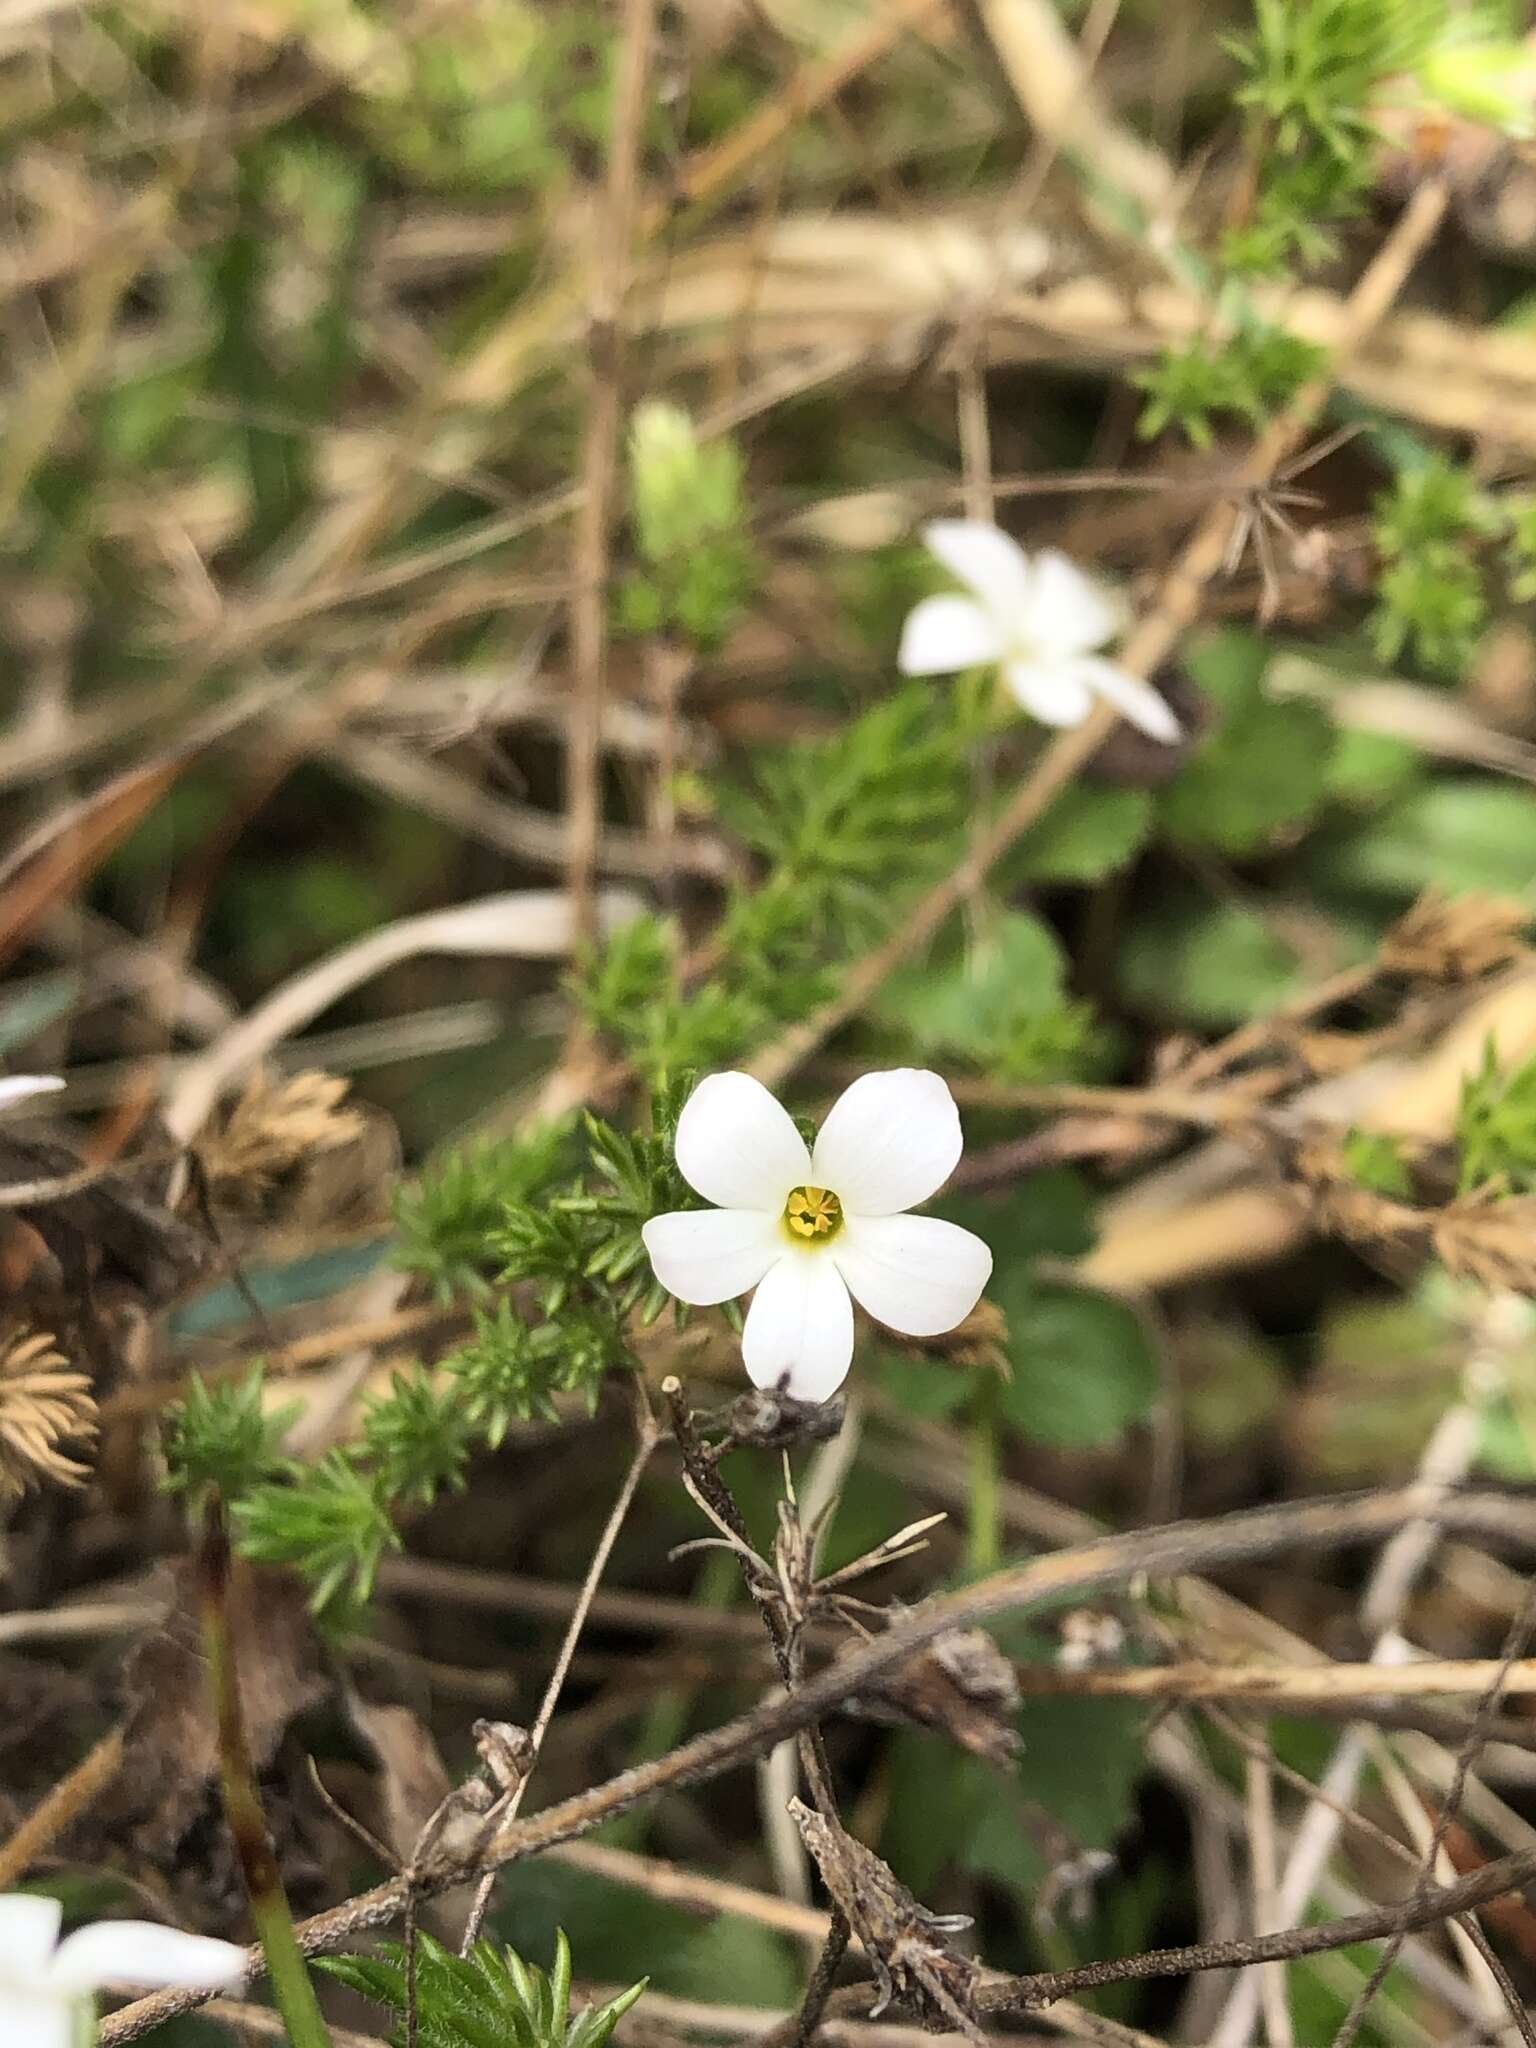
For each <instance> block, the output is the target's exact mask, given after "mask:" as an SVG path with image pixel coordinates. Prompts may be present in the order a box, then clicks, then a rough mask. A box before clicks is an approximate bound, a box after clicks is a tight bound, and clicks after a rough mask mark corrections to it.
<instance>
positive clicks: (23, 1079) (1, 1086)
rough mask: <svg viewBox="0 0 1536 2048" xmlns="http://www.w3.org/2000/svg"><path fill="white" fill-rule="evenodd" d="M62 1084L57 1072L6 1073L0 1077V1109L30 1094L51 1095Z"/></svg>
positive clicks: (8, 1106)
mask: <svg viewBox="0 0 1536 2048" xmlns="http://www.w3.org/2000/svg"><path fill="white" fill-rule="evenodd" d="M63 1086H64V1083H63V1082H62V1081H61V1080H60V1079H59V1077H58V1075H57V1074H7V1075H6V1076H5V1077H4V1078H3V1079H0V1111H4V1110H7V1109H9V1108H10V1107H11V1106H12V1104H13V1103H17V1102H25V1101H26V1100H27V1098H28V1097H29V1096H32V1095H51V1094H52V1093H53V1092H54V1090H55V1089H56V1088H62V1087H63Z"/></svg>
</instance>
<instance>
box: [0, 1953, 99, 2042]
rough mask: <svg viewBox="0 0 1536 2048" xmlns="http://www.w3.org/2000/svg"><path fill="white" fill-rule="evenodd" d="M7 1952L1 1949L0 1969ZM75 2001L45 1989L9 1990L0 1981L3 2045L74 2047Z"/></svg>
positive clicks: (3, 1964)
mask: <svg viewBox="0 0 1536 2048" xmlns="http://www.w3.org/2000/svg"><path fill="white" fill-rule="evenodd" d="M7 1961H8V1958H7V1956H6V1955H5V1952H4V1951H3V1950H0V1969H3V1968H4V1966H5V1964H6V1962H7ZM76 2005H77V2001H76V2000H74V1999H72V1998H60V1997H59V1996H58V1995H57V1994H56V1993H53V1992H47V1991H11V1990H8V1989H7V1988H6V1986H5V1984H4V1982H3V1981H0V2041H3V2042H4V2043H5V2048H75V2044H76V2041H77V2040H78V2038H79V2035H78V2033H77V2030H76V2026H75V2019H76Z"/></svg>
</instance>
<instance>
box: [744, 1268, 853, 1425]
mask: <svg viewBox="0 0 1536 2048" xmlns="http://www.w3.org/2000/svg"><path fill="white" fill-rule="evenodd" d="M741 1359H742V1363H743V1365H745V1366H746V1368H747V1372H748V1374H749V1375H750V1377H751V1379H752V1380H753V1381H754V1383H755V1384H756V1385H757V1386H760V1387H775V1388H778V1389H780V1390H782V1391H783V1392H784V1393H787V1394H792V1395H793V1396H794V1398H795V1399H796V1400H797V1401H825V1400H826V1399H827V1398H828V1397H829V1396H830V1395H832V1394H835V1393H836V1392H837V1390H838V1388H839V1387H840V1386H841V1385H842V1384H843V1381H844V1380H845V1379H846V1378H847V1377H848V1368H849V1366H850V1365H851V1364H852V1363H853V1303H852V1302H851V1301H850V1300H849V1299H848V1289H847V1288H846V1287H845V1286H844V1285H843V1278H842V1275H841V1274H840V1273H839V1272H838V1270H837V1267H836V1265H835V1264H834V1263H833V1261H832V1260H831V1258H830V1257H829V1256H828V1255H827V1252H826V1251H825V1250H824V1249H822V1248H818V1249H816V1250H814V1251H803V1252H802V1251H787V1252H786V1253H785V1254H784V1256H783V1258H781V1259H780V1260H779V1262H778V1263H777V1265H774V1266H771V1267H770V1268H769V1269H768V1272H767V1273H766V1274H765V1275H764V1277H763V1282H762V1285H761V1286H760V1287H759V1288H758V1290H757V1292H756V1294H754V1295H753V1297H752V1306H751V1307H750V1308H749V1309H748V1310H747V1321H746V1327H745V1329H744V1330H743V1331H742V1334H741Z"/></svg>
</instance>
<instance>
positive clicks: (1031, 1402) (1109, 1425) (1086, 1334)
mask: <svg viewBox="0 0 1536 2048" xmlns="http://www.w3.org/2000/svg"><path fill="white" fill-rule="evenodd" d="M991 1291H992V1294H993V1297H994V1299H995V1300H996V1301H997V1303H998V1306H999V1307H1000V1308H1001V1309H1002V1310H1003V1313H1004V1314H1005V1315H1006V1317H1007V1318H1008V1358H1009V1363H1010V1364H1011V1366H1012V1375H1011V1377H1010V1378H1009V1379H1008V1380H1007V1381H1006V1382H1005V1383H1004V1386H1003V1389H1002V1399H1001V1405H1002V1411H1003V1414H1004V1415H1005V1416H1006V1417H1007V1419H1008V1420H1009V1421H1010V1422H1011V1423H1012V1424H1013V1426H1014V1428H1015V1429H1016V1430H1017V1431H1018V1432H1019V1434H1020V1435H1021V1436H1023V1437H1027V1438H1029V1439H1030V1440H1032V1441H1033V1442H1035V1443H1044V1444H1052V1445H1055V1446H1058V1447H1059V1448H1061V1449H1064V1450H1075V1449H1084V1448H1088V1447H1091V1446H1094V1445H1102V1444H1113V1443H1118V1442H1119V1440H1120V1439H1121V1437H1123V1436H1124V1434H1125V1432H1126V1431H1127V1430H1128V1429H1130V1428H1133V1427H1134V1426H1135V1425H1136V1424H1137V1423H1140V1422H1145V1420H1146V1419H1147V1416H1148V1414H1149V1413H1150V1412H1151V1408H1152V1404H1153V1402H1154V1401H1155V1400H1156V1399H1157V1396H1158V1391H1159V1378H1158V1370H1157V1360H1156V1358H1155V1357H1154V1355H1153V1352H1152V1346H1151V1344H1150V1342H1149V1341H1148V1338H1147V1333H1146V1330H1145V1329H1144V1328H1143V1326H1142V1324H1141V1322H1140V1320H1139V1318H1138V1317H1137V1316H1136V1315H1135V1314H1134V1313H1133V1312H1132V1310H1130V1309H1129V1308H1127V1307H1126V1305H1125V1303H1124V1302H1122V1301H1117V1300H1115V1299H1114V1297H1113V1296H1111V1295H1107V1294H1093V1293H1090V1292H1089V1291H1088V1290H1087V1289H1085V1288H1076V1287H1059V1286H1056V1285H1054V1284H1053V1283H1046V1282H1042V1281H1038V1280H1036V1279H1035V1277H1034V1275H1033V1274H1032V1272H1031V1271H1030V1270H1029V1269H1028V1268H1027V1267H1025V1266H1022V1265H1021V1264H1019V1263H1018V1262H1017V1261H1015V1262H1013V1263H1012V1264H1011V1265H1010V1266H1008V1267H1007V1268H1005V1269H1003V1271H1002V1272H1001V1273H1000V1274H999V1275H998V1278H997V1280H996V1281H995V1282H994V1284H993V1287H992V1290H991Z"/></svg>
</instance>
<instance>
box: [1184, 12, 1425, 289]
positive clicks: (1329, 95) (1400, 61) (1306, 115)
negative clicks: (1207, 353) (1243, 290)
mask: <svg viewBox="0 0 1536 2048" xmlns="http://www.w3.org/2000/svg"><path fill="white" fill-rule="evenodd" d="M1446 18H1447V8H1446V4H1445V0H1256V4H1255V7H1254V33H1253V35H1252V37H1251V38H1250V39H1248V40H1246V41H1234V42H1231V43H1230V44H1229V46H1228V47H1229V48H1230V49H1231V50H1232V52H1233V55H1234V56H1235V57H1236V58H1237V60H1238V63H1239V65H1240V66H1241V69H1242V73H1243V76H1242V82H1241V84H1240V85H1239V87H1238V90H1237V94H1236V101H1237V104H1238V106H1239V108H1240V109H1241V110H1242V112H1243V114H1244V116H1245V125H1246V129H1247V134H1246V138H1245V140H1246V145H1247V149H1248V152H1249V156H1250V160H1251V162H1252V163H1253V165H1254V168H1255V172H1256V176H1255V182H1254V190H1253V194H1252V200H1251V204H1250V206H1249V209H1248V211H1247V214H1246V216H1245V217H1244V218H1242V219H1240V220H1239V221H1238V222H1236V223H1235V224H1234V225H1233V226H1232V227H1231V228H1230V229H1229V230H1228V232H1227V235H1226V238H1225V244H1224V252H1223V253H1224V256H1225V259H1226V262H1227V265H1228V267H1229V268H1230V269H1231V270H1232V271H1233V272H1234V273H1236V274H1239V275H1262V276H1275V275H1277V274H1279V273H1280V272H1282V271H1283V270H1284V269H1285V268H1286V267H1287V266H1288V265H1296V266H1298V267H1300V266H1305V265H1311V264H1316V263H1318V262H1319V261H1321V260H1323V259H1325V258H1326V257H1328V256H1329V255H1330V254H1331V253H1332V251H1333V246H1334V230H1335V229H1336V228H1337V227H1339V226H1340V225H1342V224H1343V223H1344V222H1345V221H1347V220H1348V219H1350V218H1351V216H1353V215H1354V214H1356V213H1357V212H1358V211H1359V209H1360V207H1361V206H1362V204H1363V203H1364V201H1365V199H1366V196H1367V194H1368V193H1369V191H1370V189H1371V185H1372V182H1373V177H1372V171H1373V166H1372V150H1373V144H1374V139H1375V131H1374V126H1373V119H1374V109H1375V103H1376V100H1377V96H1378V93H1379V90H1380V88H1381V87H1382V86H1383V85H1384V84H1385V83H1387V82H1388V81H1389V80H1391V79H1394V78H1396V77H1398V76H1399V75H1401V74H1403V73H1405V72H1411V71H1413V70H1414V69H1415V68H1416V67H1417V66H1418V65H1420V64H1421V63H1423V62H1424V61H1425V59H1426V58H1427V57H1429V55H1430V54H1431V52H1432V51H1433V50H1434V49H1435V48H1436V46H1437V44H1438V43H1439V41H1440V40H1441V38H1442V37H1443V35H1444V32H1445V26H1446Z"/></svg>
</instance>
